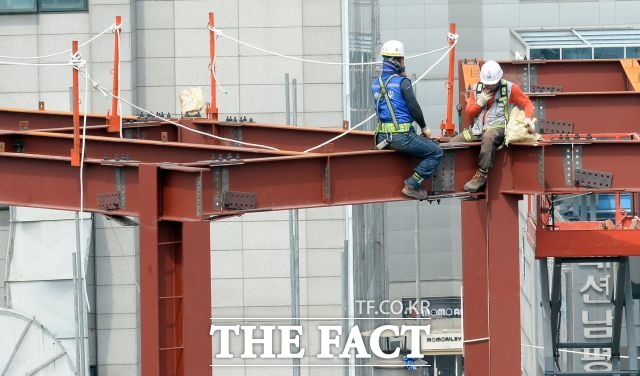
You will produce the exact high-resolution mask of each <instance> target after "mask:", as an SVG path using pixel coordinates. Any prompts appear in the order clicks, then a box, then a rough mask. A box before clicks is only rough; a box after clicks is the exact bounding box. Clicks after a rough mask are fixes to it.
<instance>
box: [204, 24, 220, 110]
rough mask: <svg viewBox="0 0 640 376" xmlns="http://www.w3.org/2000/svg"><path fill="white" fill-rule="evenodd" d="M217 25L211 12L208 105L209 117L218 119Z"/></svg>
mask: <svg viewBox="0 0 640 376" xmlns="http://www.w3.org/2000/svg"><path fill="white" fill-rule="evenodd" d="M214 27H215V22H214V14H213V12H210V13H209V28H210V30H209V76H210V78H211V103H209V105H208V106H207V118H209V119H213V120H218V100H217V96H216V90H217V89H218V88H217V87H216V86H217V84H216V74H215V71H216V64H215V62H216V38H217V36H216V33H215V32H214V31H213V30H211V29H213V28H214Z"/></svg>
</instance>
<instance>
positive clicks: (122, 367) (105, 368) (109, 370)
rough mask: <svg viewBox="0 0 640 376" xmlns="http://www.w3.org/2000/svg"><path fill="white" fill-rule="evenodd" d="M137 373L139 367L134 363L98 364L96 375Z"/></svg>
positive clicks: (111, 375) (107, 375) (119, 375)
mask: <svg viewBox="0 0 640 376" xmlns="http://www.w3.org/2000/svg"><path fill="white" fill-rule="evenodd" d="M139 373H140V367H139V365H136V364H106V365H98V375H100V376H121V375H137V374H139Z"/></svg>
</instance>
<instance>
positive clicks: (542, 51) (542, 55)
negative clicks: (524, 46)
mask: <svg viewBox="0 0 640 376" xmlns="http://www.w3.org/2000/svg"><path fill="white" fill-rule="evenodd" d="M529 58H530V59H532V60H533V59H543V60H559V59H560V49H559V48H536V49H531V56H529Z"/></svg>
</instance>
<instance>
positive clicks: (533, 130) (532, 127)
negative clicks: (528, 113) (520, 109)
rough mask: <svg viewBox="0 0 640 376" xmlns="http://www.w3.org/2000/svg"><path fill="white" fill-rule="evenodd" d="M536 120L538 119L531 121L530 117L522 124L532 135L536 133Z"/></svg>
mask: <svg viewBox="0 0 640 376" xmlns="http://www.w3.org/2000/svg"><path fill="white" fill-rule="evenodd" d="M536 120H538V119H531V118H530V117H526V118H524V120H523V122H522V123H523V124H524V126H525V127H527V130H528V131H529V133H531V134H533V133H536Z"/></svg>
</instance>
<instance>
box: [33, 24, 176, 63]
mask: <svg viewBox="0 0 640 376" xmlns="http://www.w3.org/2000/svg"><path fill="white" fill-rule="evenodd" d="M159 31H160V30H148V31H144V32H145V33H150V34H152V33H157V32H159ZM140 33H141V32H136V33H135V34H132V33H129V32H123V33H122V34H120V46H121V47H120V61H121V62H125V61H131V54H132V47H131V38H136V37H139V36H140ZM41 38H42V37H41ZM114 38H115V37H114V36H113V35H112V34H105V35H103V36H102V37H100V38H98V39H96V40H94V41H93V42H92V43H91V62H92V63H96V62H104V63H109V64H111V65H113V44H114ZM83 39H88V38H83ZM169 41H170V43H171V44H170V46H173V38H171V39H169ZM167 43H169V42H166V41H165V43H164V44H160V43H158V44H157V46H160V45H162V46H166V45H167ZM142 46H143V45H141V44H140V40H138V44H137V47H136V54H137V57H157V56H153V55H154V54H151V55H145V54H143V53H141V50H139V49H137V48H140V47H142ZM145 46H146V44H145ZM171 49H172V50H173V47H171ZM81 51H83V49H81ZM83 53H84V52H83ZM83 56H84V55H83Z"/></svg>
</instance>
